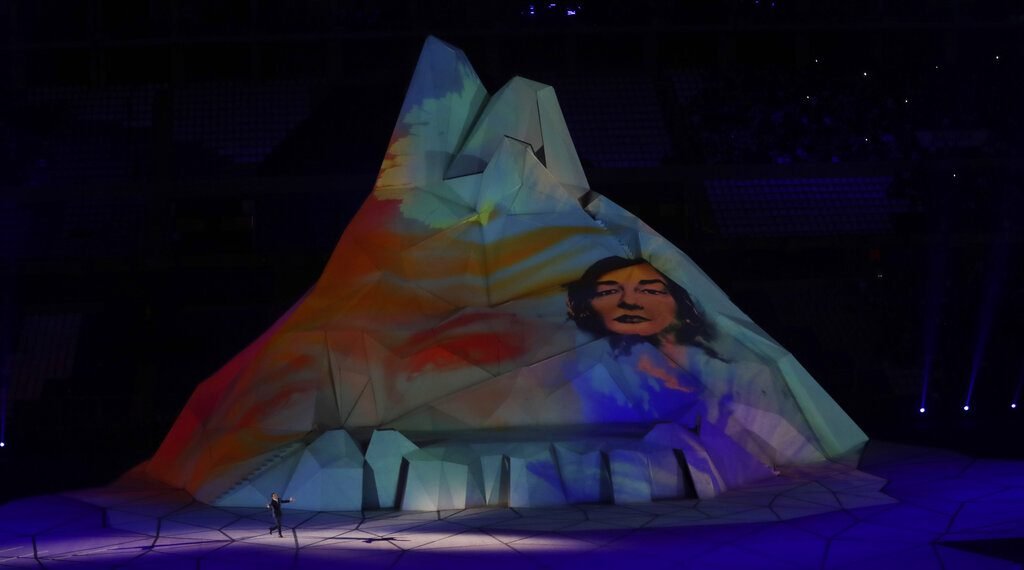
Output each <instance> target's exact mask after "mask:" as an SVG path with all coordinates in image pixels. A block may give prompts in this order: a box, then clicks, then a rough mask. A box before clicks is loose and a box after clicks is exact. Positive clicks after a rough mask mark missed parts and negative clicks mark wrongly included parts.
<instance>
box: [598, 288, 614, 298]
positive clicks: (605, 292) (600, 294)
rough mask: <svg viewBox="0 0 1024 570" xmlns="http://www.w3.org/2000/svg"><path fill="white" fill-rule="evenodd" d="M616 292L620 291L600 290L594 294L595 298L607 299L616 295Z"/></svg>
mask: <svg viewBox="0 0 1024 570" xmlns="http://www.w3.org/2000/svg"><path fill="white" fill-rule="evenodd" d="M616 292H618V289H601V290H598V291H597V292H596V293H594V296H595V297H607V296H608V295H612V294H614V293H616Z"/></svg>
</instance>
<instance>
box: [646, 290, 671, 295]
mask: <svg viewBox="0 0 1024 570" xmlns="http://www.w3.org/2000/svg"><path fill="white" fill-rule="evenodd" d="M643 292H644V293H647V294H648V295H667V294H668V291H659V290H658V289H644V290H643Z"/></svg>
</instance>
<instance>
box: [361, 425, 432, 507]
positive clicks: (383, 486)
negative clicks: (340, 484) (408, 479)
mask: <svg viewBox="0 0 1024 570" xmlns="http://www.w3.org/2000/svg"><path fill="white" fill-rule="evenodd" d="M417 449H419V448H418V447H417V446H416V444H414V443H413V442H411V441H409V439H408V438H406V437H405V436H404V435H402V434H401V433H399V432H397V431H395V430H390V429H388V430H376V431H374V432H373V435H372V436H371V437H370V446H369V447H368V448H367V449H366V463H365V466H366V471H365V473H364V475H363V477H364V479H363V506H364V507H366V508H370V509H390V508H393V507H394V506H395V497H396V495H397V494H398V479H399V475H400V474H401V470H402V457H403V456H404V455H405V454H406V453H409V452H412V451H415V450H417Z"/></svg>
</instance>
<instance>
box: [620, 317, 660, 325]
mask: <svg viewBox="0 0 1024 570" xmlns="http://www.w3.org/2000/svg"><path fill="white" fill-rule="evenodd" d="M650 320H651V319H648V318H645V317H641V316H640V315H619V316H617V317H615V321H616V322H620V323H626V324H636V323H646V322H647V321H650Z"/></svg>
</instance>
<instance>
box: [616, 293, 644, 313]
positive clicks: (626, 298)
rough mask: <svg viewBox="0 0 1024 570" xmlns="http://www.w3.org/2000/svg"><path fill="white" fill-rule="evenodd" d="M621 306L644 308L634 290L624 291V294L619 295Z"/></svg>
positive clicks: (625, 307) (633, 308)
mask: <svg viewBox="0 0 1024 570" xmlns="http://www.w3.org/2000/svg"><path fill="white" fill-rule="evenodd" d="M619 308H620V309H631V310H637V309H642V308H643V305H641V304H640V303H639V299H637V297H636V295H635V294H634V293H633V292H631V291H623V292H622V296H621V297H619Z"/></svg>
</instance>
